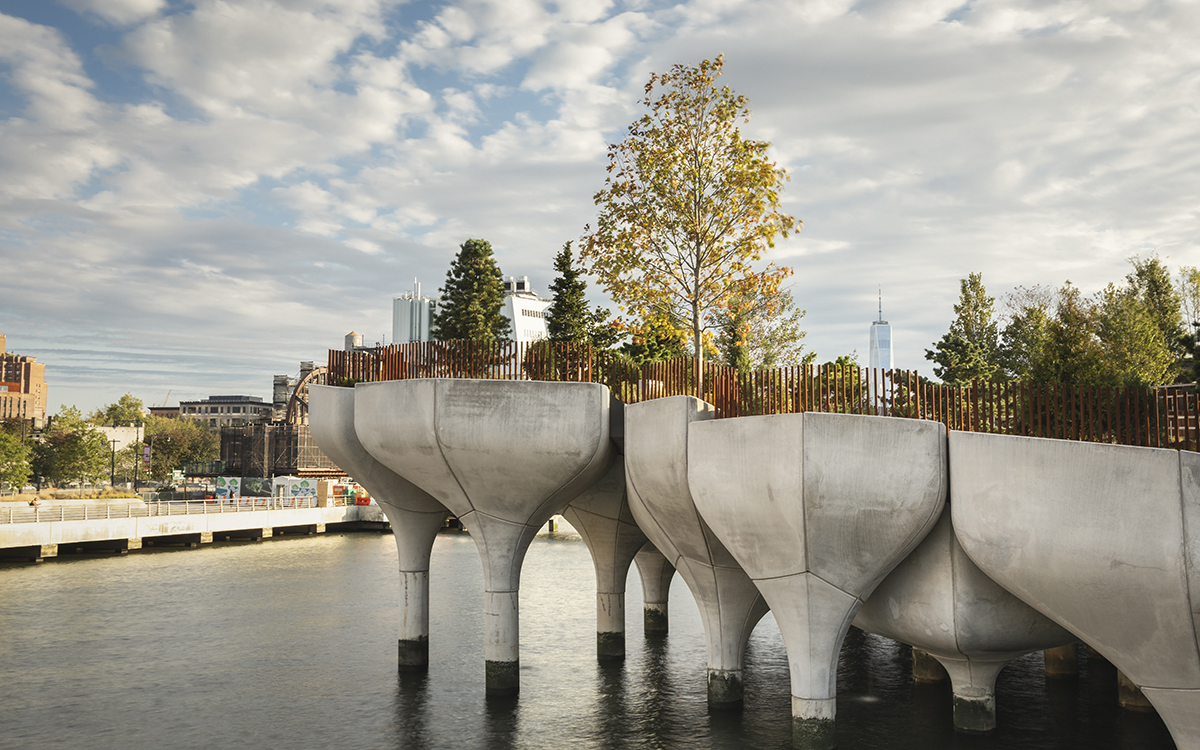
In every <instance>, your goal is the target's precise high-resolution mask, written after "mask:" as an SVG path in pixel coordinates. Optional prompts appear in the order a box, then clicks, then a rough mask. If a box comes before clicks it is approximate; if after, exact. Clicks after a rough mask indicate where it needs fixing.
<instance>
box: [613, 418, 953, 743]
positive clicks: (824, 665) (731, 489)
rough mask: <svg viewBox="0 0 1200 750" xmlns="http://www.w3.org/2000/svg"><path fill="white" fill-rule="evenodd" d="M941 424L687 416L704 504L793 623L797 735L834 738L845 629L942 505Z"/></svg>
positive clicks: (696, 491) (696, 495)
mask: <svg viewBox="0 0 1200 750" xmlns="http://www.w3.org/2000/svg"><path fill="white" fill-rule="evenodd" d="M944 430H945V428H944V427H943V426H942V425H940V424H937V423H932V422H922V421H917V420H902V419H890V418H883V417H864V416H856V415H844V414H836V415H835V414H813V413H806V414H783V415H772V416H761V417H744V418H741V419H723V420H719V421H707V422H701V421H695V422H693V423H692V424H691V425H690V426H689V428H688V445H687V467H688V469H687V479H688V486H689V487H690V491H691V496H692V499H693V500H694V502H695V507H696V509H697V511H699V513H700V515H701V517H702V518H703V520H704V522H705V523H706V524H707V526H708V528H709V529H711V532H712V534H713V535H714V536H715V538H716V539H718V540H720V542H721V544H722V545H724V548H725V549H727V550H728V551H729V553H730V554H731V555H732V556H733V558H734V559H735V560H736V561H737V563H738V564H739V565H740V566H741V568H742V569H744V570H745V573H746V575H748V576H749V578H750V579H751V580H752V581H753V583H754V585H755V586H757V587H758V590H759V591H761V592H762V596H763V597H764V598H765V599H766V603H767V604H769V605H770V607H771V611H772V613H773V614H774V616H775V621H776V622H777V623H778V624H779V629H780V632H781V633H782V635H783V642H784V646H785V647H786V648H787V653H788V665H789V668H790V673H791V690H792V741H793V745H794V746H795V747H797V748H803V749H804V750H826V749H827V748H831V747H833V746H834V743H835V726H836V725H835V719H836V714H837V710H836V705H835V699H836V695H837V684H836V683H837V663H838V653H839V650H840V648H841V645H842V640H843V639H844V638H845V636H846V631H847V630H848V629H849V628H850V623H851V621H852V620H853V619H854V616H855V614H856V613H857V611H858V609H859V607H860V606H861V605H862V601H863V599H865V598H866V597H867V596H868V595H870V593H871V592H872V591H873V590H874V588H875V586H876V585H877V584H878V583H879V582H880V581H881V580H882V579H883V578H884V577H885V576H886V575H887V574H888V573H889V572H890V571H891V570H892V568H893V567H895V566H896V564H897V563H899V562H900V560H902V559H904V557H905V556H906V555H907V554H908V553H909V552H910V551H911V550H912V549H913V548H915V547H916V546H917V544H918V543H919V542H920V541H921V539H922V538H924V536H925V535H926V534H927V533H928V532H929V530H930V529H931V528H932V527H933V525H934V523H935V522H936V521H937V518H938V516H939V514H940V513H941V510H942V507H943V505H944V503H945V498H946V484H947V483H946V481H945V479H946V463H945V455H946V449H945V437H944V435H945V431H944ZM627 440H628V435H627ZM680 573H681V574H683V573H684V571H683V569H682V568H681V569H680Z"/></svg>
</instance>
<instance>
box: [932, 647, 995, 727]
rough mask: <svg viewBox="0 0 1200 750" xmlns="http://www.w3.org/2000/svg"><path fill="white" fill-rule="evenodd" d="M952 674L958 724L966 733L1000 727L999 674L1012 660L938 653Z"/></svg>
mask: <svg viewBox="0 0 1200 750" xmlns="http://www.w3.org/2000/svg"><path fill="white" fill-rule="evenodd" d="M935 658H937V660H938V661H939V662H941V665H942V666H943V667H945V668H946V672H947V673H949V675H950V684H951V686H952V687H953V689H954V728H955V729H956V730H957V731H959V732H964V733H966V734H980V733H983V732H990V731H991V730H993V729H995V728H996V677H997V675H999V674H1000V670H1002V669H1004V668H1005V667H1006V666H1008V660H1007V659H1006V660H1004V661H981V660H979V659H950V658H947V657H944V656H942V657H935Z"/></svg>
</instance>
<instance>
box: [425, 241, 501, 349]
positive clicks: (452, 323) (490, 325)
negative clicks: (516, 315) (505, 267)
mask: <svg viewBox="0 0 1200 750" xmlns="http://www.w3.org/2000/svg"><path fill="white" fill-rule="evenodd" d="M439 292H440V294H441V296H440V298H439V299H438V304H437V310H436V311H435V312H434V315H433V328H434V338H436V339H437V340H439V341H451V340H456V339H461V340H467V341H492V340H495V339H506V338H508V337H509V336H510V335H511V331H512V329H511V327H510V325H509V321H508V318H507V317H505V316H504V314H503V313H502V312H500V309H501V307H503V305H504V277H503V276H502V275H501V273H500V267H499V266H497V265H496V259H495V258H494V257H493V256H492V244H491V243H490V242H488V241H487V240H480V239H470V240H467V241H466V242H464V243H463V244H462V245H460V246H459V252H458V256H457V257H456V258H455V259H454V262H453V263H451V264H450V270H449V271H447V272H446V283H445V285H444V286H443V287H442V288H441V289H440V290H439Z"/></svg>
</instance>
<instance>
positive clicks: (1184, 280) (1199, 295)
mask: <svg viewBox="0 0 1200 750" xmlns="http://www.w3.org/2000/svg"><path fill="white" fill-rule="evenodd" d="M1175 291H1176V293H1177V294H1178V295H1179V302H1180V308H1181V312H1182V316H1183V324H1184V329H1185V331H1186V333H1185V334H1184V337H1183V349H1184V357H1185V358H1186V359H1185V361H1184V363H1183V364H1184V367H1185V374H1186V377H1187V378H1188V379H1189V380H1191V381H1192V382H1197V381H1200V356H1198V355H1200V351H1198V349H1200V336H1198V335H1197V334H1198V332H1200V269H1197V268H1196V267H1195V266H1184V267H1183V268H1180V269H1179V280H1178V283H1177V285H1176V287H1175Z"/></svg>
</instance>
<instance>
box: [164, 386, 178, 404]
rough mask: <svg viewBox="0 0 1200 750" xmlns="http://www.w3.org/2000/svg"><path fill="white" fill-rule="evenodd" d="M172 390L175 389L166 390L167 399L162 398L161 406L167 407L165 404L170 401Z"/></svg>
mask: <svg viewBox="0 0 1200 750" xmlns="http://www.w3.org/2000/svg"><path fill="white" fill-rule="evenodd" d="M173 390H175V389H174V388H168V389H167V397H166V398H164V399H163V402H162V405H163V406H166V405H167V402H168V401H170V400H171V391H173Z"/></svg>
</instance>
